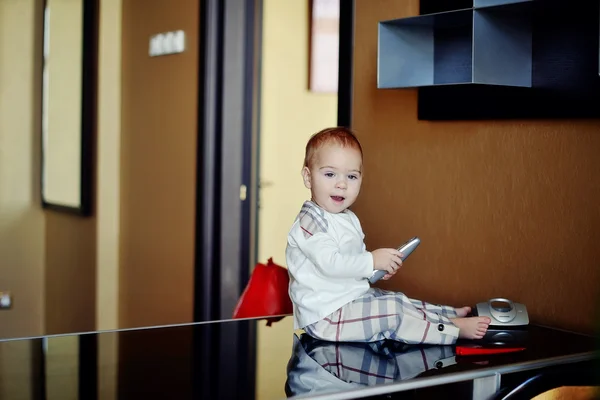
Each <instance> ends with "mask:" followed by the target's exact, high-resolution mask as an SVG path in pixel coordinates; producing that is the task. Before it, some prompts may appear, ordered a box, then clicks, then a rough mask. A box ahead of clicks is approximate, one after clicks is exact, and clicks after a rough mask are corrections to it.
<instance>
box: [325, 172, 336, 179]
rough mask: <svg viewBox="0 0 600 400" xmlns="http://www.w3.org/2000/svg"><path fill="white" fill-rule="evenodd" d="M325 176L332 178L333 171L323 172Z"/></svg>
mask: <svg viewBox="0 0 600 400" xmlns="http://www.w3.org/2000/svg"><path fill="white" fill-rule="evenodd" d="M325 176H326V177H328V178H333V176H334V173H333V172H325Z"/></svg>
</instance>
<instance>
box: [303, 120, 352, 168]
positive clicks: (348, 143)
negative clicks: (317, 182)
mask: <svg viewBox="0 0 600 400" xmlns="http://www.w3.org/2000/svg"><path fill="white" fill-rule="evenodd" d="M327 144H337V145H339V146H341V147H350V148H352V149H355V150H358V151H359V152H360V156H361V158H362V155H363V151H362V146H361V145H360V142H359V141H358V139H357V137H356V135H355V134H354V132H353V131H352V130H351V129H349V128H344V127H340V126H336V127H333V128H325V129H323V130H321V131H319V132H317V133H315V134H314V135H312V136H311V138H310V139H309V140H308V143H306V152H305V154H304V166H305V167H308V166H309V165H311V164H312V162H313V161H314V158H315V153H316V151H317V150H318V149H320V148H321V147H323V146H325V145H327Z"/></svg>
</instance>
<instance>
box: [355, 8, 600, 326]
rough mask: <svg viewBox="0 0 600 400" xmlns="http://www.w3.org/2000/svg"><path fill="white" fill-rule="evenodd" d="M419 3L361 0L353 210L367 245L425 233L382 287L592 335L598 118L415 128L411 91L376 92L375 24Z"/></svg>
mask: <svg viewBox="0 0 600 400" xmlns="http://www.w3.org/2000/svg"><path fill="white" fill-rule="evenodd" d="M418 7H419V2H418V0H403V1H395V0H394V1H392V0H357V1H356V11H355V15H356V26H355V29H356V33H355V35H356V36H355V48H354V51H355V53H354V105H353V107H354V116H353V127H354V128H355V129H357V131H358V134H359V135H360V139H361V141H362V144H363V146H364V151H365V181H364V185H363V191H362V194H361V197H360V198H359V200H358V202H357V204H356V206H355V211H356V212H357V213H358V215H359V217H360V218H361V220H362V223H363V228H364V229H365V232H366V241H367V246H368V247H369V248H376V247H380V246H398V245H399V244H400V243H402V242H404V241H406V240H407V239H408V238H410V237H412V236H415V235H418V236H420V237H421V239H422V244H421V246H420V247H419V249H418V250H417V251H416V252H415V253H414V254H413V255H412V256H411V258H410V259H409V260H407V261H406V264H405V265H404V267H403V268H402V270H401V271H400V272H399V273H398V274H397V275H396V276H395V277H394V279H393V280H391V281H389V282H386V283H382V284H381V285H382V286H383V287H386V288H391V289H395V290H401V291H404V292H405V293H406V294H407V295H409V296H413V297H418V298H421V299H424V300H429V301H432V302H444V303H450V304H455V305H462V304H468V305H474V304H475V303H477V302H480V301H485V300H486V299H488V298H490V297H496V296H499V297H508V298H511V299H513V300H515V301H518V302H522V303H524V304H525V305H526V306H527V308H528V311H529V313H530V316H531V317H532V319H533V321H535V322H539V323H543V324H551V325H555V326H559V327H564V328H568V329H575V330H580V331H591V330H592V329H593V328H595V326H594V318H597V317H598V316H599V315H600V314H599V313H598V312H597V311H596V309H597V306H598V300H599V297H598V295H599V291H598V289H599V284H598V282H600V268H598V261H599V260H600V246H598V243H600V207H599V206H598V200H599V199H600V161H599V158H598V155H597V150H598V149H600V134H599V132H600V121H598V120H585V121H584V120H562V121H544V120H538V121H478V122H470V121H465V122H435V123H434V122H429V121H418V120H417V117H416V115H417V91H416V90H378V89H377V87H376V73H377V70H376V69H377V22H378V21H380V20H386V19H392V18H401V17H407V16H412V15H417V14H418Z"/></svg>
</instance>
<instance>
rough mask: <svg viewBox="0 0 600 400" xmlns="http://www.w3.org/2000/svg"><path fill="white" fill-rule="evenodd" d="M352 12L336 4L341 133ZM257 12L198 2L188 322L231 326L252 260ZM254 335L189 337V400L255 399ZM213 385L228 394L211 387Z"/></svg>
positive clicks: (236, 1) (217, 1)
mask: <svg viewBox="0 0 600 400" xmlns="http://www.w3.org/2000/svg"><path fill="white" fill-rule="evenodd" d="M354 8H355V0H340V25H339V40H340V45H339V77H338V110H337V124H338V125H339V126H347V127H350V126H351V124H352V79H353V76H352V70H353V69H352V63H353V47H354ZM262 9H263V0H203V1H201V6H200V29H201V31H200V38H199V39H200V40H199V46H200V51H199V57H200V62H199V91H198V92H199V101H198V104H199V107H198V162H197V205H196V243H195V244H196V247H195V248H196V250H195V252H196V253H195V282H194V321H195V322H199V321H208V320H221V319H229V318H231V317H232V312H233V309H234V307H235V305H236V303H237V301H238V299H239V296H240V295H241V293H242V291H243V289H244V288H245V286H246V284H247V283H248V280H249V278H250V274H251V271H252V267H253V266H254V265H255V264H256V261H257V260H256V257H257V239H258V235H257V230H258V190H259V189H258V177H259V171H258V165H259V159H260V153H259V131H260V118H259V115H260V96H261V91H260V88H261V79H260V73H261V56H262V49H261V42H262V17H263V14H262ZM242 185H245V186H246V199H245V200H241V199H240V188H241V186H242ZM225 326H227V327H225ZM241 326H247V327H248V328H240V327H241ZM236 327H237V328H236ZM255 328H256V324H225V325H224V327H221V328H220V329H219V330H218V332H217V331H215V332H214V333H210V334H208V336H203V337H195V338H194V352H195V353H196V354H197V355H198V357H194V363H195V365H194V371H195V374H196V377H197V379H195V385H196V389H195V390H196V392H197V394H204V395H209V397H212V396H215V395H217V393H216V392H215V391H218V390H221V389H219V388H223V387H229V389H227V390H229V391H231V393H219V397H236V396H237V395H242V396H243V397H245V398H253V397H254V383H255V379H254V373H255V371H256V366H255V364H256V354H255V351H256V329H255ZM211 332H212V331H211ZM207 354H210V356H208V357H207V356H206V355H207ZM200 355H202V357H200ZM208 372H210V373H208ZM215 376H217V377H221V378H220V379H223V378H222V377H227V379H228V381H230V382H236V385H229V386H228V385H225V386H222V385H217V382H215V380H214V379H213V378H215Z"/></svg>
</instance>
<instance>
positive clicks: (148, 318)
mask: <svg viewBox="0 0 600 400" xmlns="http://www.w3.org/2000/svg"><path fill="white" fill-rule="evenodd" d="M198 7H199V5H198V2H197V1H194V0H181V1H177V6H176V7H175V6H174V5H173V1H171V0H144V1H134V0H124V1H123V25H122V31H123V39H122V46H123V47H122V51H123V52H122V81H121V82H122V108H121V113H122V125H121V186H120V188H121V194H120V197H121V209H120V213H121V218H120V220H121V225H120V228H121V231H120V235H121V242H120V246H121V249H120V252H121V253H120V270H121V272H120V277H119V285H120V288H119V290H120V296H121V297H120V308H119V326H120V327H135V326H147V325H158V324H168V323H182V322H191V321H192V318H193V281H194V280H193V277H194V236H195V232H194V226H195V198H196V197H195V191H196V137H197V122H196V118H197V107H198V106H197V92H198V88H197V86H198V80H197V77H198V59H197V58H198V51H197V47H198V46H197V43H198V40H197V36H198V18H199V17H198V13H199V9H198ZM178 29H183V30H184V31H185V33H186V47H187V48H186V51H185V52H184V53H181V54H175V55H168V56H161V57H150V56H149V55H148V43H149V38H150V36H151V35H154V34H156V33H161V32H165V31H171V30H178Z"/></svg>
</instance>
